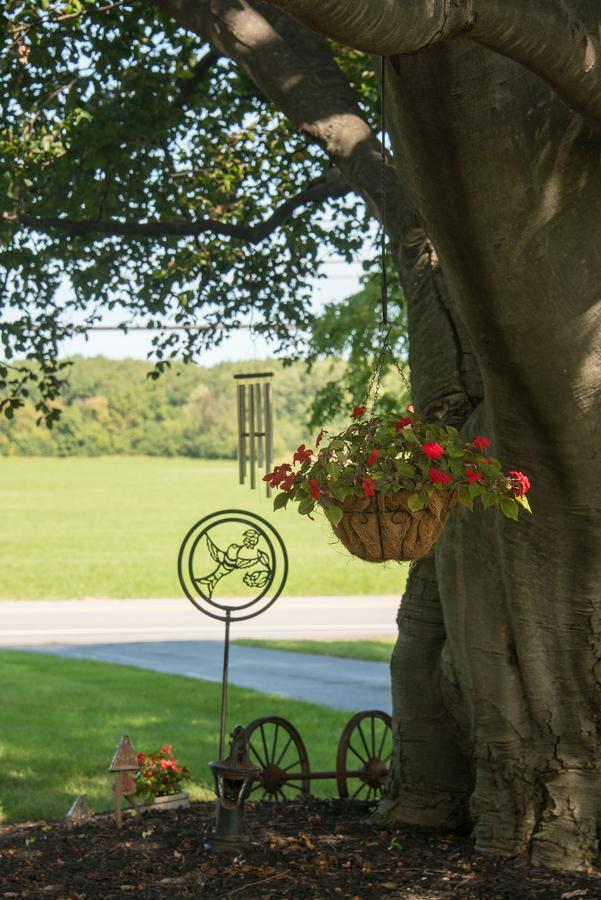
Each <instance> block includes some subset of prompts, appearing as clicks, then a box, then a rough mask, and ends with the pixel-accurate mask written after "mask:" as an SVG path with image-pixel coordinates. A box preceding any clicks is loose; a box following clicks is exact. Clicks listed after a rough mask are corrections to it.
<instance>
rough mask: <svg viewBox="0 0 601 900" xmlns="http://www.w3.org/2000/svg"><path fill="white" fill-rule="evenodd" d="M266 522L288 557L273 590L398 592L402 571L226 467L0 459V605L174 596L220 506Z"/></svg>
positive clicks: (171, 461) (297, 592)
mask: <svg viewBox="0 0 601 900" xmlns="http://www.w3.org/2000/svg"><path fill="white" fill-rule="evenodd" d="M228 508H235V509H244V510H248V511H251V512H255V513H258V514H259V515H261V516H263V517H264V518H267V519H268V520H269V521H270V522H272V523H273V525H274V526H275V527H276V528H277V529H278V531H279V532H280V533H281V535H282V537H283V538H284V541H285V542H286V545H287V548H288V553H289V556H290V576H289V579H288V585H287V587H286V590H285V594H284V596H285V595H286V594H288V595H296V596H299V595H303V594H306V595H329V594H332V595H344V594H398V595H399V596H400V595H401V593H402V590H403V586H404V583H405V578H406V571H407V570H406V566H405V565H401V564H399V563H394V562H392V563H386V564H385V565H370V564H369V563H364V562H362V561H361V560H358V559H355V558H354V557H351V556H350V555H349V554H348V553H347V551H346V550H345V549H344V548H343V547H342V546H341V545H340V543H339V542H338V541H337V540H336V539H335V537H334V536H333V534H332V532H331V530H330V528H329V526H328V524H327V522H326V521H325V519H324V518H323V517H318V518H316V520H315V521H314V522H311V521H310V520H308V519H307V517H306V516H299V515H298V513H297V512H296V511H295V510H293V509H291V510H289V511H279V512H276V513H274V512H273V508H272V501H271V500H268V499H267V498H266V497H265V496H264V494H263V492H262V491H251V490H250V488H248V487H242V486H240V485H239V484H238V478H237V467H236V464H235V462H233V461H205V460H190V459H158V458H149V457H140V458H131V457H106V458H74V457H70V458H65V459H60V458H52V459H39V458H7V457H4V458H0V548H1V549H0V599H42V598H44V599H54V598H74V597H114V598H121V597H123V598H127V597H129V598H131V597H180V596H181V595H182V591H181V588H180V586H179V582H178V580H177V573H176V560H177V553H178V549H179V545H180V543H181V541H182V539H183V537H184V535H185V534H186V533H187V531H188V529H189V528H190V527H191V526H192V525H193V524H194V522H196V521H197V520H198V519H200V518H202V517H203V516H205V515H207V514H208V513H212V512H214V511H217V510H221V509H228Z"/></svg>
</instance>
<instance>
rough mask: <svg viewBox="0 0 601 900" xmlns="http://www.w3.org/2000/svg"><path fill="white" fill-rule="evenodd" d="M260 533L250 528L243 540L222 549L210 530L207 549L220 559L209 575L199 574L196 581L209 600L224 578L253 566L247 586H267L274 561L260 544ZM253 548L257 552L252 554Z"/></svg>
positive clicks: (245, 580) (258, 587)
mask: <svg viewBox="0 0 601 900" xmlns="http://www.w3.org/2000/svg"><path fill="white" fill-rule="evenodd" d="M260 537H261V535H260V533H259V532H258V531H256V530H255V529H254V528H249V529H248V530H247V531H245V532H244V533H243V535H242V543H241V544H235V543H234V544H230V545H229V547H228V548H227V550H222V549H221V548H220V547H218V546H217V544H215V543H214V542H213V541H212V540H211V538H210V537H209V536H208V534H207V535H205V541H206V544H207V550H208V551H209V553H210V555H211V557H212V559H214V560H215V562H216V563H217V567H216V568H215V569H213V571H212V572H211V573H210V574H209V575H204V576H203V577H202V578H196V579H195V581H196V583H197V584H198V586H199V588H200V589H201V592H202V593H203V594H204V595H205V596H206V597H207V598H208V599H209V600H210V599H211V597H212V596H213V593H214V591H215V588H216V586H217V585H218V583H219V582H220V581H221V579H222V578H226V577H227V576H228V575H231V574H232V572H236V571H237V570H239V569H252V571H250V572H247V573H246V575H245V576H244V578H243V579H242V580H243V582H244V584H245V585H246V586H247V587H250V588H257V589H258V590H260V589H261V588H264V587H265V585H266V584H267V583H268V581H269V579H270V578H271V564H270V561H269V557H268V556H267V554H266V553H264V552H263V550H261V549H260V548H259V547H258V546H257V545H258V543H259V540H260ZM249 551H250V552H253V551H254V556H249V555H248V553H249Z"/></svg>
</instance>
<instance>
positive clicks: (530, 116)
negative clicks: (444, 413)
mask: <svg viewBox="0 0 601 900" xmlns="http://www.w3.org/2000/svg"><path fill="white" fill-rule="evenodd" d="M280 5H282V4H280ZM301 5H302V4H299V3H296V2H295V0H290V2H289V3H286V4H285V6H286V8H287V9H289V10H291V11H292V10H294V12H295V13H296V12H298V7H299V6H301ZM459 5H461V4H459ZM306 6H307V8H308V6H309V4H306ZM311 6H312V9H313V11H312V12H311V18H310V19H309V14H308V13H307V16H306V19H307V21H309V20H310V21H311V22H312V23H313V24H315V25H317V26H318V27H320V29H321V30H323V31H326V32H329V31H331V32H332V33H335V34H338V36H339V37H340V36H341V35H340V33H339V32H336V31H335V30H334V29H330V24H331V23H329V22H328V21H327V19H326V18H325V17H324V18H322V17H321V11H322V6H321V5H320V6H319V7H317V6H315V5H311ZM393 6H395V4H391V6H390V9H392V7H393ZM396 6H398V7H399V8H400V9H407V8H408V7H409V4H402V3H400V2H399V3H397V4H396ZM415 6H418V4H415ZM428 6H429V7H430V8H434V7H435V6H436V4H428ZM505 6H506V9H507V10H509V11H510V12H512V13H514V14H515V15H514V18H515V21H516V22H517V21H518V19H519V16H520V14H521V13H522V12H523V5H522V4H521V3H517V2H516V3H512V4H506V5H505ZM548 6H549V8H550V9H551V12H552V14H553V9H554V7H555V5H554V4H548ZM561 6H562V8H563V9H569V8H570V7H569V5H568V4H562V5H561ZM576 6H578V8H579V10H580V12H586V13H587V14H588V15H589V16H591V17H592V5H591V4H587V3H580V4H574V5H573V7H574V8H575V7H576ZM372 7H373V4H372ZM372 7H370V8H372ZM485 7H486V9H492V8H493V7H494V4H482V8H483V9H484V8H485ZM343 8H344V12H345V20H346V21H347V22H349V23H350V24H351V26H352V27H355V24H357V23H359V25H358V27H362V26H361V25H360V22H361V21H363V22H364V21H365V20H364V19H363V20H362V19H361V17H362V16H363V15H364V11H365V4H359V3H358V2H353V0H348V2H347V3H346V4H344V3H334V2H331V3H329V4H325V6H324V9H327V10H330V11H331V10H334V11H335V12H336V13H337V14H338V12H339V11H340V10H342V9H343ZM353 10H354V17H353ZM508 14H509V13H508ZM541 16H542V18H541V20H540V21H537V23H536V29H537V30H536V31H535V30H534V28H533V27H532V26H531V27H530V28H526V30H525V32H524V34H523V35H522V40H521V45H522V47H523V48H524V47H525V46H526V44H527V43H528V41H529V42H530V43H531V45H534V44H537V45H538V43H539V37H540V36H541V35H542V36H543V37H544V35H545V34H547V33H551V31H547V30H546V29H547V28H549V29H550V28H551V24H550V23H551V19H549V18H545V17H544V16H543V14H542V11H541ZM552 17H553V15H552V16H551V18H552ZM599 18H600V17H599V13H596V19H595V20H594V21H596V28H597V35H598V33H599ZM590 21H593V19H592V18H589V22H590ZM526 24H527V23H526ZM393 27H394V23H392V24H391V29H392V28H393ZM391 29H389V31H388V33H389V32H390V30H391ZM469 38H470V39H468V38H466V37H461V36H457V35H455V37H454V39H453V40H450V41H448V42H443V43H437V44H436V45H434V46H430V47H427V48H425V49H422V50H421V52H419V53H412V54H409V55H403V56H395V57H393V58H392V60H391V61H390V64H389V71H390V75H391V84H390V91H391V98H393V102H392V104H391V106H392V119H393V121H392V134H393V139H394V147H395V159H396V161H397V165H398V168H399V172H400V174H401V179H402V180H404V182H405V183H406V184H408V185H409V186H410V188H411V193H412V197H413V200H414V202H415V205H416V208H417V210H418V215H419V217H420V218H421V220H422V221H423V222H424V223H425V229H426V231H427V233H428V234H429V235H430V236H431V238H432V240H433V244H434V246H435V247H436V251H437V254H438V257H439V259H440V265H441V268H442V271H443V272H444V276H445V282H446V285H447V286H448V292H449V299H450V304H451V306H452V308H454V309H455V310H456V311H457V315H458V318H459V320H460V321H461V323H463V326H464V327H465V329H466V331H467V334H468V336H469V343H470V345H471V347H472V348H473V351H474V353H475V356H476V359H477V363H478V367H479V369H480V371H481V372H482V377H483V401H482V403H481V404H480V405H479V406H478V407H477V409H476V411H475V412H474V413H473V415H472V417H471V419H469V420H468V421H467V422H466V424H465V429H466V435H467V436H468V437H471V436H472V435H473V433H474V432H476V431H477V432H480V433H484V434H488V435H489V436H490V437H491V438H492V439H493V445H494V451H495V454H496V455H498V456H499V457H500V458H501V460H502V461H503V462H504V463H505V464H506V465H513V466H514V467H515V468H516V469H522V470H523V471H525V472H527V473H528V474H529V476H530V477H531V479H532V482H533V489H532V492H531V496H532V504H533V508H534V516H533V518H532V519H526V518H525V517H523V518H522V519H521V520H520V522H519V523H518V524H516V523H512V522H508V521H506V520H503V519H502V518H501V516H498V515H496V514H491V513H490V512H476V513H474V514H470V513H469V512H467V511H466V510H463V509H459V508H458V509H456V510H455V511H454V512H453V514H452V516H451V521H450V524H449V526H448V528H447V531H446V533H445V535H444V536H443V538H442V539H441V540H440V542H439V544H438V546H437V548H436V553H435V560H434V563H432V562H426V563H423V564H420V566H419V568H416V569H415V570H413V571H412V574H411V578H410V581H409V587H408V592H407V596H406V598H405V600H404V602H403V604H402V606H401V613H400V618H399V627H400V635H399V641H398V644H397V647H396V650H395V653H394V658H393V678H394V681H395V685H394V729H395V736H396V748H397V753H396V758H395V765H394V772H393V779H392V791H391V794H390V796H389V798H388V799H387V801H386V802H385V804H384V805H383V808H382V810H381V812H380V815H381V816H384V817H386V818H387V819H388V820H390V819H394V818H395V817H396V818H398V819H401V820H403V821H414V822H419V823H424V822H427V823H428V824H432V825H437V824H438V825H449V824H459V823H460V822H461V821H462V820H464V819H468V820H469V821H471V823H472V825H473V831H474V836H475V839H476V845H477V847H478V849H480V850H485V851H490V852H496V853H502V854H522V853H528V854H529V856H530V858H531V859H532V860H533V861H534V862H536V863H540V864H545V865H551V866H557V867H565V868H578V867H583V866H588V865H590V864H592V863H593V862H594V861H595V860H596V858H597V855H598V850H599V847H598V830H599V818H600V814H601V778H600V774H601V773H600V769H601V741H600V734H601V716H600V712H601V705H600V699H601V697H600V685H601V662H600V660H601V596H600V593H601V592H600V588H599V585H600V584H601V551H600V545H599V533H600V526H601V484H600V479H599V477H598V473H597V466H596V461H597V460H598V459H599V458H601V433H600V432H599V428H598V422H599V420H600V413H601V392H600V390H599V376H600V374H601V312H600V305H599V294H598V291H599V288H598V285H599V283H600V280H601V254H599V252H598V234H599V229H600V227H601V177H600V176H601V173H600V171H599V167H600V152H599V151H600V149H601V147H600V140H599V138H598V136H597V134H596V133H595V132H594V131H593V130H591V128H590V127H589V125H588V124H587V121H586V119H585V118H584V117H583V116H581V115H580V114H579V113H577V112H575V111H574V110H572V109H570V108H569V107H568V106H566V105H565V103H564V102H563V101H564V100H565V99H566V98H568V99H569V98H570V97H571V99H572V100H574V94H573V83H570V82H571V75H570V66H568V72H567V74H566V78H565V82H564V83H563V84H560V85H556V84H555V83H554V79H553V78H552V77H550V75H549V73H548V72H547V73H543V74H545V78H546V80H545V81H543V80H542V79H540V78H539V77H537V76H536V75H534V74H532V72H530V71H527V70H526V69H525V68H524V66H523V65H522V64H520V63H518V62H515V61H513V60H512V59H510V58H507V57H510V56H512V54H511V53H509V52H507V53H506V54H505V56H503V55H500V54H499V53H491V52H490V51H489V50H488V49H487V48H486V47H483V46H482V44H483V43H486V41H484V40H483V39H480V40H479V41H478V42H476V41H475V40H474V37H473V35H472V34H470V35H469ZM564 38H566V40H569V39H570V35H569V34H566V35H564ZM387 40H388V38H387ZM356 43H358V44H361V45H363V44H362V42H361V41H357V42H356ZM542 43H543V44H544V41H542ZM488 44H489V46H491V47H494V49H499V45H498V44H495V43H493V42H492V41H490V42H488ZM565 46H566V44H565V41H564V42H563V43H562V45H561V47H562V48H563V47H565ZM371 49H374V50H375V51H376V52H377V51H378V49H379V50H380V52H389V50H390V47H389V45H388V44H385V43H382V44H378V43H377V42H376V43H375V45H374V46H373V47H371ZM543 49H544V48H543ZM539 50H540V48H538V49H536V48H535V49H533V50H532V54H531V59H534V58H535V57H536V56H537V53H538V52H539ZM546 50H547V53H549V52H550V51H551V50H552V48H550V47H549V46H548V45H547V47H546ZM540 52H542V50H540ZM562 52H563V51H562ZM513 56H514V57H515V58H516V59H519V57H518V56H517V55H516V54H513ZM520 62H524V60H520ZM570 62H571V63H573V62H574V58H573V57H570ZM595 66H596V63H595ZM530 68H532V69H533V70H536V66H535V65H531V66H530ZM550 85H554V86H555V87H558V88H559V92H560V94H561V99H560V97H559V96H558V93H557V92H556V91H555V90H553V88H552V87H551V86H550ZM572 105H573V106H574V107H575V108H577V109H582V108H583V107H582V104H579V103H577V102H575V101H574V102H573V103H572ZM585 112H586V113H587V114H590V112H591V110H590V107H589V108H588V109H586V110H585ZM591 117H592V118H594V115H593V116H591ZM420 318H421V316H420ZM424 327H425V328H426V331H427V330H428V328H429V327H428V326H424ZM421 346H422V349H421V350H420V352H419V354H414V356H415V358H414V360H413V363H412V365H413V370H414V373H415V374H416V375H417V378H418V379H420V381H421V391H422V397H421V399H420V405H423V404H424V403H426V402H427V400H428V399H429V395H430V391H429V388H431V387H432V385H434V384H436V381H437V377H438V373H437V360H436V358H435V357H434V356H433V355H432V354H431V353H426V351H425V349H424V348H425V347H426V341H425V340H423V339H422V345H421ZM437 391H438V388H437V387H436V388H434V389H433V391H432V392H433V393H434V394H435V393H437ZM432 565H434V566H435V572H436V581H434V577H433V570H432ZM439 604H440V605H439ZM468 797H469V803H468V802H467V798H468Z"/></svg>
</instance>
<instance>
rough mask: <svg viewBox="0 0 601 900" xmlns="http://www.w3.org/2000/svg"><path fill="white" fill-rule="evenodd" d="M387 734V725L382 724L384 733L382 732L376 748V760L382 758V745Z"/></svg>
mask: <svg viewBox="0 0 601 900" xmlns="http://www.w3.org/2000/svg"><path fill="white" fill-rule="evenodd" d="M387 734H388V725H387V724H386V722H385V723H384V731H383V732H382V740H381V741H380V746H379V747H378V756H377V759H380V758H381V756H382V750H383V749H384V744H385V742H386V736H387Z"/></svg>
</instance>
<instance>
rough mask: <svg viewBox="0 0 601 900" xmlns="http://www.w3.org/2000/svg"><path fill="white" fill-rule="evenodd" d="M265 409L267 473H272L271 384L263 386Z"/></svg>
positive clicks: (268, 493) (269, 490)
mask: <svg viewBox="0 0 601 900" xmlns="http://www.w3.org/2000/svg"><path fill="white" fill-rule="evenodd" d="M263 407H264V416H265V471H266V472H271V456H272V449H273V448H272V443H273V418H272V417H273V413H272V408H271V382H270V381H266V382H265V384H264V385H263ZM267 496H268V497H271V485H270V484H267Z"/></svg>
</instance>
